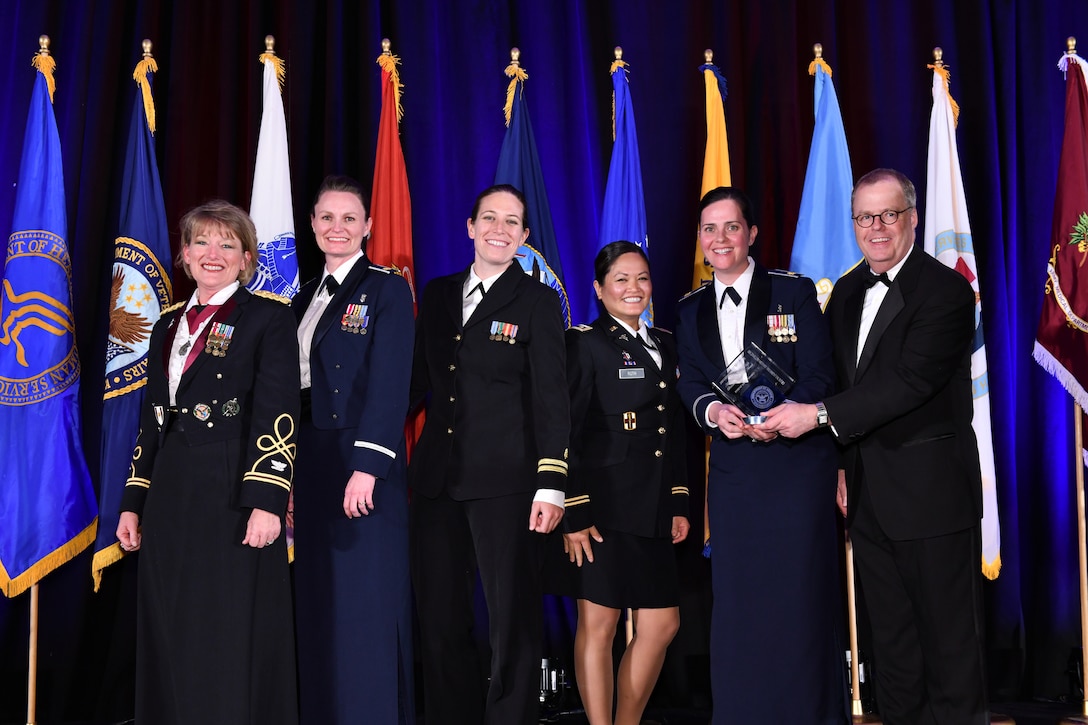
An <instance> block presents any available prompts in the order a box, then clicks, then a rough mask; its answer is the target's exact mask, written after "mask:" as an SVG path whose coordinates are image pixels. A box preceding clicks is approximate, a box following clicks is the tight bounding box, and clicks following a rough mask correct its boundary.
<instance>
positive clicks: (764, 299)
mask: <svg viewBox="0 0 1088 725" xmlns="http://www.w3.org/2000/svg"><path fill="white" fill-rule="evenodd" d="M770 308H771V275H770V274H768V273H767V270H765V269H764V268H763V267H760V266H759V265H758V264H757V265H756V268H755V270H754V272H753V274H752V284H751V287H749V289H748V307H747V308H746V310H745V313H744V347H747V346H748V343H750V342H754V343H755V344H757V345H759V347H760V348H761V349H762V350H766V349H767V314H768V312H769V311H770Z"/></svg>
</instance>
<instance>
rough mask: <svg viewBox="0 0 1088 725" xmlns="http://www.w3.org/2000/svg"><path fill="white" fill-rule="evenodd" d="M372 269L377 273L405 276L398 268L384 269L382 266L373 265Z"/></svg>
mask: <svg viewBox="0 0 1088 725" xmlns="http://www.w3.org/2000/svg"><path fill="white" fill-rule="evenodd" d="M370 268H371V269H372V270H374V271H375V272H381V273H383V274H395V275H397V276H403V275H401V272H400V270H399V269H397V268H396V267H383V266H382V265H380V264H372V265H370Z"/></svg>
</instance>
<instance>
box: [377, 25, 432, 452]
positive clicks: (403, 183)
mask: <svg viewBox="0 0 1088 725" xmlns="http://www.w3.org/2000/svg"><path fill="white" fill-rule="evenodd" d="M376 63H377V64H378V65H379V66H380V67H381V73H382V109H381V114H380V116H379V118H378V147H377V150H376V151H375V153H374V184H373V186H372V187H371V188H373V189H374V191H373V193H372V196H371V200H370V216H371V218H373V219H374V223H373V225H372V226H371V228H370V241H369V242H367V252H366V253H367V256H368V257H369V258H370V259H371V260H373V261H374V262H377V263H378V264H383V265H386V266H390V267H395V268H396V269H397V270H398V271H399V272H400V274H401V275H403V276H404V279H406V280H407V281H408V286H409V287H410V288H411V289H412V307H413V310H415V309H417V308H416V305H417V300H416V272H415V269H416V267H415V255H414V254H413V251H412V195H411V194H410V193H409V191H408V169H407V167H406V166H405V164H404V148H403V147H402V146H401V142H400V120H401V118H402V117H403V116H404V107H403V106H402V105H401V100H400V97H401V83H400V72H399V71H398V69H397V66H398V65H399V64H400V58H399V57H397V56H395V55H393V53H392V51H391V50H390V44H389V40H388V39H385V40H383V41H382V54H381V55H379V56H378V59H377V61H376ZM424 420H425V413H424V412H423V410H422V408H421V409H420V410H418V411H417V412H416V413H415V414H414V415H411V416H410V417H409V418H408V420H406V421H405V423H404V441H405V447H406V449H407V455H408V457H409V458H411V455H412V449H413V448H415V443H416V441H417V440H419V435H420V433H422V432H423V421H424Z"/></svg>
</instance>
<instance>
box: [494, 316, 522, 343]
mask: <svg viewBox="0 0 1088 725" xmlns="http://www.w3.org/2000/svg"><path fill="white" fill-rule="evenodd" d="M517 335H518V326H517V325H515V324H514V323H512V322H499V321H498V320H495V321H493V322H492V323H491V334H490V335H488V336H487V339H488V340H497V341H499V342H508V343H510V344H511V345H513V344H514V342H516V340H515V339H514V338H516V337H517Z"/></svg>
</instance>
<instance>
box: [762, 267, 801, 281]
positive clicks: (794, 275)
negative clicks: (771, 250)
mask: <svg viewBox="0 0 1088 725" xmlns="http://www.w3.org/2000/svg"><path fill="white" fill-rule="evenodd" d="M767 273H768V274H773V275H775V276H777V277H791V278H793V279H798V278H800V277H801V275H800V274H798V273H797V272H791V271H789V270H788V269H768V270H767Z"/></svg>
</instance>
